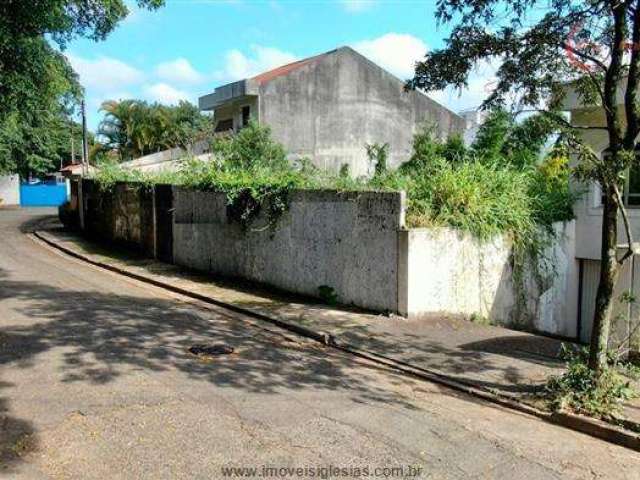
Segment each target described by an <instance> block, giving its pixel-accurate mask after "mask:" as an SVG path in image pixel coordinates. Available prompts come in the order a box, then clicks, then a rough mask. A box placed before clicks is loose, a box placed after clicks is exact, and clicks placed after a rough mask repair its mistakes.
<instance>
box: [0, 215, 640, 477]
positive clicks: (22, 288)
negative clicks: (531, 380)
mask: <svg viewBox="0 0 640 480" xmlns="http://www.w3.org/2000/svg"><path fill="white" fill-rule="evenodd" d="M50 214H52V211H51V210H47V209H32V210H18V209H16V210H8V209H3V210H0V478H19V479H31V478H33V479H40V478H61V479H62V478H64V479H76V478H77V479H106V478H109V479H146V478H149V479H164V478H167V479H171V478H189V479H217V478H234V477H232V476H226V477H225V471H224V470H223V468H231V467H233V468H257V469H258V470H257V471H256V474H257V475H258V476H259V477H260V478H322V476H321V474H324V476H325V478H354V477H355V474H357V473H362V472H363V471H364V470H365V469H366V470H368V471H369V472H370V473H371V474H372V475H373V474H379V475H378V478H411V477H410V475H411V474H413V473H414V472H415V471H416V469H420V472H421V474H420V475H421V476H420V477H419V478H433V479H463V478H464V479H466V478H478V479H485V478H496V479H503V478H504V479H529V478H530V479H536V480H538V479H547V478H555V479H561V478H562V479H564V478H589V479H591V478H607V479H618V478H620V479H622V478H626V479H638V478H640V454H638V453H637V452H634V451H631V450H628V449H625V448H622V447H618V446H615V445H612V444H609V443H606V442H603V441H600V440H597V439H594V438H591V437H588V436H585V435H581V434H579V433H576V432H574V431H571V430H567V429H564V428H562V427H558V426H555V425H550V424H547V423H544V422H542V421H540V420H537V419H534V418H531V417H528V416H526V415H523V414H519V413H517V412H513V411H507V410H504V409H501V408H498V407H496V406H494V405H490V404H486V403H483V402H480V401H478V400H476V399H473V398H471V397H467V396H465V395H463V394H460V393H456V392H453V391H450V390H447V389H444V388H442V387H438V386H436V385H433V384H430V383H427V382H421V381H418V380H414V379H411V378H408V377H404V376H400V375H398V374H396V373H394V372H391V371H386V370H384V369H381V368H380V367H378V366H375V365H372V364H369V363H367V362H365V361H362V360H358V359H356V358H354V357H352V356H349V355H347V354H343V353H341V352H337V351H335V350H332V349H326V348H324V347H322V346H320V345H318V344H315V343H313V342H310V341H306V340H304V339H302V338H299V337H294V336H292V334H289V333H286V332H283V331H281V330H278V329H277V328H276V327H273V326H269V325H267V324H261V323H260V322H258V321H256V320H253V319H251V318H249V317H245V316H242V315H240V314H237V313H232V312H230V311H227V310H225V309H223V308H218V307H212V306H208V305H204V304H200V303H198V302H195V301H192V300H189V299H187V298H185V297H181V296H179V295H176V294H170V293H168V292H166V291H164V290H161V289H158V288H155V287H150V286H148V285H144V284H140V283H138V282H135V281H133V280H129V279H125V278H123V277H121V276H118V275H116V274H111V273H108V272H105V271H103V270H100V269H97V268H94V267H90V266H88V265H86V264H84V263H82V262H80V261H76V260H73V259H70V258H68V257H65V256H64V255H62V254H58V253H55V252H53V251H51V250H49V249H46V248H44V247H43V245H41V244H38V243H36V242H34V241H33V240H31V239H30V238H29V237H27V236H26V235H25V234H24V232H25V231H28V230H30V229H32V228H34V226H35V225H37V223H38V221H40V220H41V219H42V218H44V217H45V216H46V215H50ZM196 345H226V346H230V347H232V348H233V349H234V352H233V353H232V354H230V355H222V356H217V357H208V358H200V357H197V356H195V355H193V354H192V353H190V352H189V349H190V348H191V347H193V346H196ZM264 466H268V467H272V468H274V469H276V470H270V471H267V470H264ZM287 468H299V469H300V471H295V470H286V469H287ZM330 468H331V469H332V470H329V469H330ZM358 468H359V469H360V470H357V469H358ZM392 468H402V469H403V470H402V472H400V471H399V470H394V471H392V470H391V469H392ZM314 469H315V470H314ZM318 469H322V470H318ZM336 469H341V470H340V471H337V470H336ZM274 472H275V473H278V474H279V475H278V476H276V475H271V476H269V475H270V474H272V473H274ZM243 473H245V477H246V475H247V474H250V473H251V472H250V471H248V470H247V471H244V472H243ZM329 473H332V474H340V473H345V474H349V473H351V474H354V475H352V476H351V477H349V476H342V477H340V476H336V475H334V476H332V477H328V474H329ZM385 474H386V475H387V476H386V477H385ZM400 474H404V477H402V476H400ZM305 475H306V477H305ZM392 475H395V476H392ZM356 478H357V477H356ZM361 478H362V477H361ZM370 478H375V477H373V476H371V477H370Z"/></svg>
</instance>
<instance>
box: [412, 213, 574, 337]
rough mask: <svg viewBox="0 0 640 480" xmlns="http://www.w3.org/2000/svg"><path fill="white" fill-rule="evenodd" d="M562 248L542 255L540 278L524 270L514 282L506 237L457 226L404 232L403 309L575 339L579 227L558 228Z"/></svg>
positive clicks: (418, 314) (557, 246)
mask: <svg viewBox="0 0 640 480" xmlns="http://www.w3.org/2000/svg"><path fill="white" fill-rule="evenodd" d="M554 228H555V229H556V232H557V243H555V244H554V245H552V246H550V247H549V248H548V249H547V251H546V252H544V253H543V255H541V258H543V259H546V260H545V261H543V262H541V265H539V268H538V273H539V275H538V276H536V278H535V279H534V275H533V273H532V272H533V269H531V268H525V271H524V272H523V274H522V278H523V280H522V282H520V281H519V282H517V284H516V282H515V281H514V275H513V267H512V265H513V263H512V243H511V242H510V241H509V240H508V238H506V237H504V236H499V237H496V238H494V239H492V240H491V241H486V242H482V241H479V240H477V239H475V238H473V237H472V236H471V235H469V234H466V233H463V232H460V231H457V230H454V229H450V228H430V229H426V228H425V229H413V230H407V231H403V232H400V246H401V250H400V252H401V253H400V255H401V264H400V285H401V287H400V288H401V293H400V298H401V302H400V312H401V313H402V314H404V315H407V316H410V317H419V316H425V315H434V314H456V315H462V316H471V315H474V314H475V315H479V316H481V317H485V318H489V319H491V320H492V321H494V322H496V323H499V324H503V325H516V324H520V325H523V324H525V322H526V326H527V327H529V328H534V329H537V330H539V331H544V332H547V333H554V334H560V335H566V336H573V335H575V327H576V316H575V315H576V307H575V305H576V303H577V278H578V276H577V265H576V260H575V258H574V256H573V254H574V248H575V241H574V236H575V234H574V233H575V223H574V222H570V223H567V224H557V225H555V227H554Z"/></svg>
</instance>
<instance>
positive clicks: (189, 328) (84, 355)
mask: <svg viewBox="0 0 640 480" xmlns="http://www.w3.org/2000/svg"><path fill="white" fill-rule="evenodd" d="M6 300H10V302H11V303H10V307H9V308H10V309H11V310H12V311H13V312H14V313H16V314H17V316H15V317H14V318H26V319H29V322H28V324H20V323H15V322H13V323H10V324H8V322H7V321H6V320H3V319H0V370H4V371H5V372H6V371H8V369H9V368H11V369H18V370H28V369H35V368H38V367H39V366H40V365H42V362H53V365H55V366H48V367H47V368H50V369H51V368H54V369H55V371H56V372H57V373H56V377H54V380H53V381H54V382H63V383H82V384H85V385H87V387H88V388H90V386H91V385H104V384H108V383H110V382H114V381H116V380H117V379H119V378H120V377H122V376H126V375H129V374H130V373H132V372H135V371H138V372H139V371H140V370H144V371H149V372H170V371H174V372H175V371H177V372H182V373H183V374H184V375H186V376H187V377H188V378H190V379H195V380H198V381H203V382H208V383H210V384H211V385H213V386H215V387H218V388H235V389H241V390H244V391H247V392H255V393H261V394H274V395H275V394H281V393H282V392H286V391H288V390H289V391H290V390H312V391H314V392H318V393H320V392H322V391H340V392H344V393H345V394H347V395H348V396H349V397H350V398H351V399H352V400H353V401H355V402H359V403H369V404H372V403H383V404H386V403H393V404H395V405H400V406H402V407H404V408H408V409H414V408H415V407H414V406H413V404H412V402H411V400H410V399H408V398H404V397H402V396H401V395H400V394H397V393H394V392H392V391H389V390H385V389H384V388H375V382H374V381H373V380H374V378H375V377H374V375H375V371H374V370H373V369H362V368H360V369H357V370H356V369H354V368H353V362H354V359H353V358H350V357H348V356H346V355H342V354H337V353H335V352H333V351H332V350H330V349H324V347H322V346H320V345H319V344H315V343H311V344H307V343H305V342H303V343H300V342H298V341H295V340H294V341H292V340H291V337H290V336H288V335H285V334H284V333H280V332H279V331H278V330H277V329H275V330H267V329H266V327H264V328H263V327H260V326H250V325H249V324H248V323H247V322H248V320H247V319H243V317H242V316H239V315H237V314H231V313H227V312H226V311H225V310H223V309H216V310H212V311H207V310H200V309H197V308H194V307H193V306H190V305H187V304H183V303H180V302H178V301H174V300H171V299H163V298H153V297H146V296H136V295H119V294H114V293H109V292H101V291H95V290H89V289H87V290H69V289H65V288H59V287H57V286H55V285H50V284H44V283H40V282H36V281H20V280H14V279H12V278H11V277H10V276H7V275H6V272H0V302H3V301H6ZM243 320H244V321H243ZM196 344H224V345H229V346H231V347H233V348H234V349H235V352H234V353H233V354H232V355H229V356H228V357H225V358H221V359H220V361H218V360H217V359H216V360H214V361H207V360H203V359H201V358H198V357H196V356H194V355H193V354H192V353H190V352H189V349H190V347H193V346H194V345H196ZM54 349H60V350H59V351H58V353H57V355H51V356H49V355H48V353H49V352H50V351H52V350H54ZM60 352H62V353H60ZM52 358H53V359H54V360H51V359H52ZM14 372H15V370H14ZM14 377H15V375H14V376H13V377H12V378H14ZM392 381H394V382H396V383H400V382H401V379H399V378H398V379H392ZM12 387H13V385H11V384H9V383H4V384H1V383H0V388H2V390H4V395H5V396H4V397H3V398H2V400H0V412H1V414H2V418H3V420H2V424H1V430H0V434H1V436H2V437H3V439H4V440H3V443H0V445H2V449H1V450H0V451H1V452H3V456H2V457H0V458H2V461H3V468H4V469H5V471H6V470H7V469H11V468H12V465H14V464H15V463H16V462H19V461H20V458H21V454H22V453H26V452H27V451H28V450H30V449H32V448H34V446H35V445H37V432H36V431H34V429H33V426H32V425H31V424H30V423H29V421H28V420H20V419H18V418H14V417H13V416H12V414H11V412H10V408H9V407H10V403H11V402H10V401H9V399H11V389H12ZM43 395H46V393H43ZM26 440H28V441H29V443H28V444H26V443H25V444H24V445H22V442H26ZM5 444H6V446H5ZM13 450H16V451H15V452H13ZM12 452H13V453H12ZM4 453H6V455H4Z"/></svg>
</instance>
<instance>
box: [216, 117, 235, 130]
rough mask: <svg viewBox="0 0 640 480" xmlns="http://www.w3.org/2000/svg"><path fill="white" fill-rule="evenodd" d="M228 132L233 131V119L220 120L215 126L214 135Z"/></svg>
mask: <svg viewBox="0 0 640 480" xmlns="http://www.w3.org/2000/svg"><path fill="white" fill-rule="evenodd" d="M229 130H233V119H232V118H226V119H224V120H220V121H218V123H217V124H216V129H215V132H216V133H219V132H228V131H229Z"/></svg>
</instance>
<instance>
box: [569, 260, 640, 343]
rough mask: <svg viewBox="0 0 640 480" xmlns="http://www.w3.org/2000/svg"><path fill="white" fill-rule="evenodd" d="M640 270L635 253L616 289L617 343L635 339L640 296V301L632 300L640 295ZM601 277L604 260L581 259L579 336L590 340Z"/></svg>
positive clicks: (614, 320)
mask: <svg viewBox="0 0 640 480" xmlns="http://www.w3.org/2000/svg"><path fill="white" fill-rule="evenodd" d="M639 270H640V261H639V258H638V256H637V255H634V256H632V257H631V259H630V260H629V261H627V262H626V263H625V265H624V267H623V268H622V270H621V271H620V276H619V277H618V283H617V284H616V286H615V289H614V292H613V297H614V307H613V312H612V324H611V343H612V344H613V345H617V344H620V342H628V341H629V340H633V339H629V335H630V334H631V333H632V332H634V327H635V326H636V325H637V322H638V304H637V303H636V302H637V299H636V302H630V301H629V299H630V298H634V297H637V296H638V294H639V293H640V284H639V283H640V275H639V273H640V271H639ZM599 281H600V261H599V260H587V259H580V279H579V287H578V289H579V295H580V303H579V307H578V308H579V311H578V337H579V340H580V341H582V342H584V343H588V342H589V340H590V338H591V330H592V327H593V314H594V311H595V307H596V293H597V291H598V283H599ZM625 293H626V294H627V295H625ZM625 297H626V298H625Z"/></svg>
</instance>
